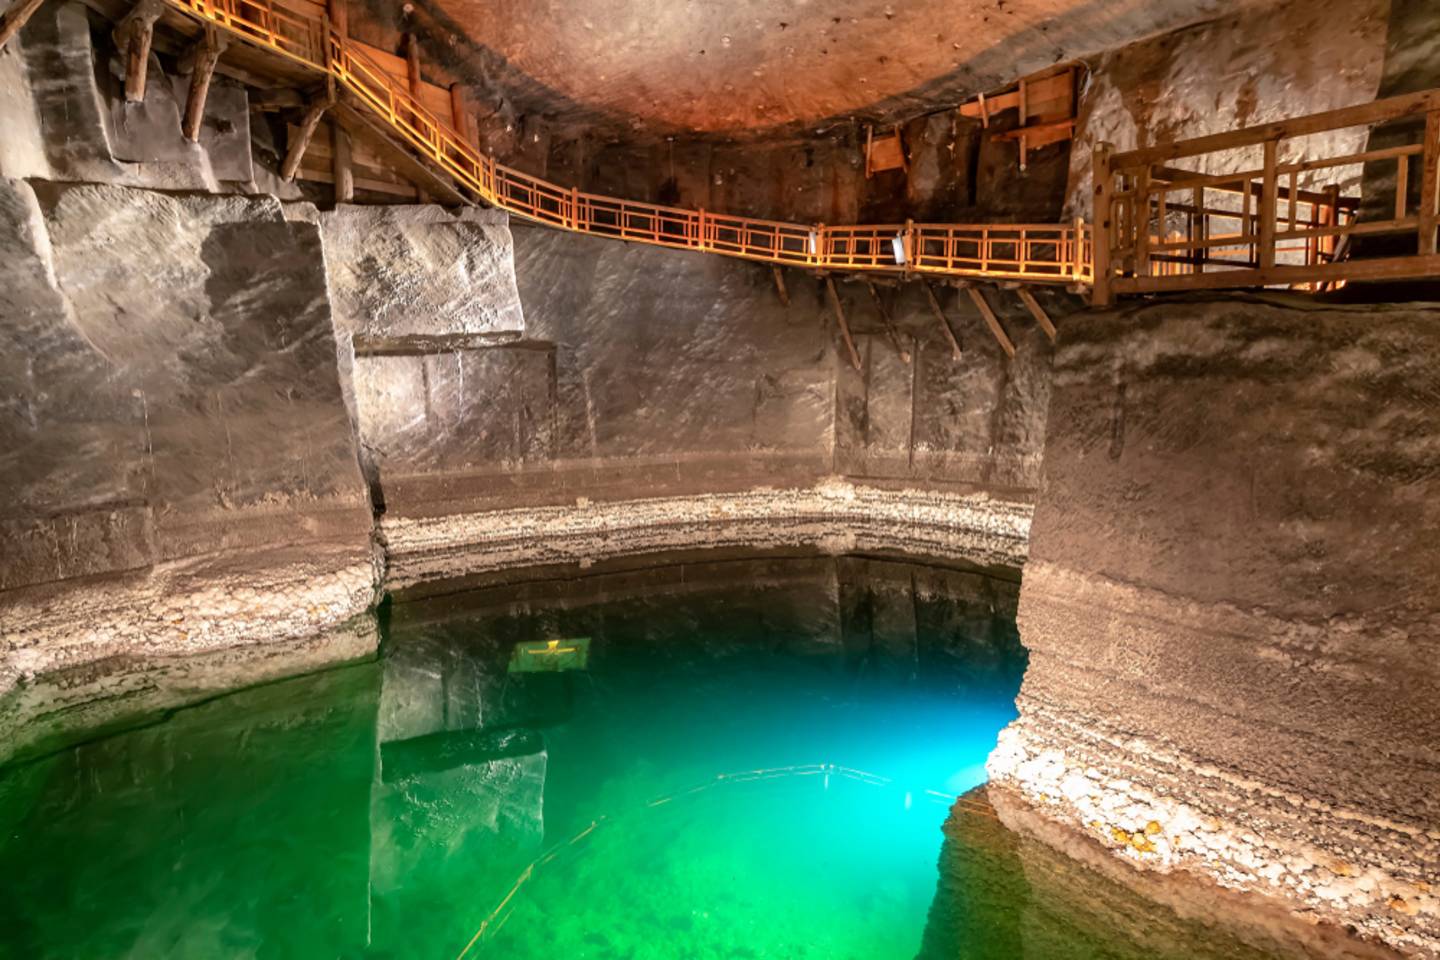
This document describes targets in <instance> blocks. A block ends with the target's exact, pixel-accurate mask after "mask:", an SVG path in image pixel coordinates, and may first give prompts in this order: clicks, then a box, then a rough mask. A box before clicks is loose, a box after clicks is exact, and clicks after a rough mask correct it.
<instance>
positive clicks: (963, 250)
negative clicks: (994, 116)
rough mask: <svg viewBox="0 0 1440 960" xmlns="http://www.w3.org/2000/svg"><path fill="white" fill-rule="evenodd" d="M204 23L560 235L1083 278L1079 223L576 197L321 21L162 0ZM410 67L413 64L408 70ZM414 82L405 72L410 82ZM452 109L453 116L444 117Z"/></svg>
mask: <svg viewBox="0 0 1440 960" xmlns="http://www.w3.org/2000/svg"><path fill="white" fill-rule="evenodd" d="M165 2H166V3H168V4H169V5H170V6H172V7H174V8H176V9H179V10H181V11H183V12H184V13H186V14H189V15H190V16H191V17H193V18H195V19H198V20H200V21H202V22H204V23H210V24H214V25H216V26H218V27H221V28H223V29H225V30H227V31H229V32H231V33H233V34H235V35H236V36H238V37H240V38H241V39H243V40H245V41H247V42H249V43H251V44H254V45H256V46H259V47H262V48H265V49H268V50H271V51H273V52H275V53H278V54H280V55H282V56H284V57H286V58H287V59H289V60H291V61H294V62H296V63H300V64H303V65H305V66H307V67H310V68H313V69H314V70H316V71H320V72H322V73H324V74H326V75H327V76H328V77H330V78H333V80H334V82H335V84H336V85H337V87H338V88H339V89H340V90H341V91H343V92H346V93H348V94H350V95H351V96H352V97H353V98H354V100H355V101H356V102H357V103H359V104H361V105H363V106H364V107H366V108H368V109H369V110H370V111H371V112H372V113H374V114H375V115H376V116H378V117H379V118H380V119H381V120H382V121H383V122H384V123H385V124H386V125H387V126H388V127H389V128H390V129H391V130H393V131H394V132H395V133H396V134H398V135H399V137H400V138H401V139H402V140H403V141H404V142H405V143H407V144H409V145H410V147H411V148H413V149H414V150H415V151H416V152H418V153H419V154H420V155H422V156H423V157H425V158H426V159H427V160H429V161H430V162H432V163H434V164H435V165H436V166H438V167H439V168H440V169H441V170H443V171H444V172H445V173H446V174H448V175H449V177H450V178H451V179H452V180H453V181H454V182H455V183H456V185H457V186H458V187H460V188H461V190H462V191H463V192H464V193H465V194H466V195H468V196H470V197H472V198H474V199H476V200H479V201H483V202H486V203H490V204H493V205H494V206H497V207H500V208H502V209H504V210H507V211H509V212H510V213H512V214H514V215H516V216H518V217H523V218H525V219H528V220H534V221H537V222H539V223H544V224H548V225H550V226H553V227H558V228H560V229H563V230H573V231H576V232H579V233H590V234H595V235H597V236H604V237H615V238H619V239H623V240H630V241H634V242H638V243H650V244H656V245H659V246H666V247H678V248H683V249H690V250H704V251H709V252H713V253H721V254H727V255H729V256H735V257H744V258H746V259H750V260H760V261H764V262H767V263H773V264H781V265H792V266H801V267H812V268H817V269H826V270H844V271H872V272H891V273H905V272H923V273H931V274H948V275H953V276H959V277H975V278H987V277H993V278H999V279H1007V280H1024V281H1033V282H1039V283H1062V284H1075V283H1086V282H1088V280H1089V276H1090V269H1089V263H1088V261H1087V260H1085V259H1084V257H1083V255H1082V253H1081V251H1083V250H1085V249H1088V246H1089V238H1088V230H1087V229H1086V228H1085V227H1084V226H1083V225H1081V224H1078V223H1077V224H1075V225H1070V224H1043V225H1028V226H1020V227H1016V226H1014V225H1009V224H1005V225H987V224H977V225H959V224H894V225H881V226H826V225H824V224H814V225H811V224H799V223H785V222H780V221H774V220H761V219H756V218H753V217H735V216H727V215H724V214H717V213H710V212H707V211H705V210H689V209H685V208H683V207H668V206H661V205H658V204H650V203H640V202H637V201H631V200H621V199H617V198H614V197H606V196H600V195H597V194H589V193H582V192H580V191H577V190H574V189H569V188H565V187H561V186H557V185H556V184H553V183H549V182H548V181H545V180H543V179H541V178H539V177H533V176H531V175H529V174H526V173H523V172H521V171H519V170H515V169H513V168H510V167H506V166H504V165H502V164H498V163H496V162H495V160H494V159H493V158H492V157H490V156H488V155H486V154H484V153H482V152H481V151H480V150H478V149H477V148H476V147H475V146H474V145H473V143H472V142H471V141H470V138H468V137H466V136H465V134H464V133H463V132H462V131H460V130H459V129H457V128H456V124H455V118H454V116H453V115H452V116H450V117H441V116H439V115H437V114H436V113H435V112H433V111H432V110H430V109H428V108H427V107H426V106H425V105H424V104H423V103H421V101H420V99H419V97H418V96H417V95H416V91H415V90H413V89H411V88H412V86H413V84H412V83H402V82H400V81H398V80H397V79H396V78H395V77H394V76H392V75H391V74H390V73H389V72H388V71H386V70H385V69H384V68H383V67H382V66H380V65H379V64H377V63H376V62H375V61H374V60H373V59H372V58H370V57H368V56H366V54H365V53H364V52H363V51H362V50H361V49H360V47H359V45H358V44H355V43H352V42H351V41H350V40H349V39H348V37H347V35H346V34H347V31H346V29H345V25H343V24H340V25H338V26H336V25H332V24H330V23H329V22H328V21H327V20H325V19H323V18H318V19H317V18H316V17H313V16H310V15H308V14H306V13H304V12H302V11H300V10H298V9H295V8H290V7H287V6H286V5H285V4H284V3H283V2H281V0H165ZM413 73H414V70H413V68H412V70H411V74H412V75H413ZM411 79H412V80H413V76H412V78H411ZM452 114H453V111H452Z"/></svg>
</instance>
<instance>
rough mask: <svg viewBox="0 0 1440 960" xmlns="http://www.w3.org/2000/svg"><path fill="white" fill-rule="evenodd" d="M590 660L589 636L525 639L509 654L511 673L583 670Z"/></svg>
mask: <svg viewBox="0 0 1440 960" xmlns="http://www.w3.org/2000/svg"><path fill="white" fill-rule="evenodd" d="M589 662H590V638H589V637H575V638H573V639H569V640H527V641H523V642H521V643H517V644H516V645H515V649H514V651H513V652H512V653H511V654H510V672H511V673H558V672H561V671H564V670H584V669H585V667H586V665H587V664H588V663H589Z"/></svg>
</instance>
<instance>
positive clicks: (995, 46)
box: [367, 0, 1260, 137]
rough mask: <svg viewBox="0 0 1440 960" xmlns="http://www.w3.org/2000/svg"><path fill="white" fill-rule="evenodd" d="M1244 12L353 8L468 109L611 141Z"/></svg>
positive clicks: (974, 71)
mask: <svg viewBox="0 0 1440 960" xmlns="http://www.w3.org/2000/svg"><path fill="white" fill-rule="evenodd" d="M1256 2H1260V0H983V2H982V0H973V2H971V0H889V2H886V0H414V2H411V3H406V4H404V6H403V8H402V11H403V12H400V13H399V14H396V13H394V12H393V11H394V10H395V8H394V7H390V9H389V10H388V11H386V10H383V9H382V7H383V6H385V4H382V3H381V0H367V4H368V5H369V6H370V7H371V11H372V12H373V13H374V14H376V15H378V16H381V17H386V15H387V14H388V15H389V17H397V16H398V22H395V26H396V27H398V28H400V29H414V30H415V31H416V32H417V33H419V34H420V35H421V36H422V37H423V38H425V40H426V41H428V42H427V43H426V47H427V50H429V51H434V52H435V54H436V55H437V56H439V58H440V59H441V60H442V62H444V64H445V66H446V67H448V68H449V69H450V70H452V71H453V72H454V73H455V74H456V75H457V76H459V77H460V78H462V80H463V81H464V82H466V83H468V84H470V85H472V86H473V87H474V88H476V89H477V90H479V91H482V94H481V95H482V100H483V99H490V100H493V101H497V102H503V103H505V105H506V109H512V110H514V111H515V112H516V113H517V114H531V115H538V116H541V117H544V118H545V119H546V120H547V121H549V122H552V123H556V124H559V125H565V126H574V127H590V128H595V129H596V132H597V133H599V134H601V135H614V136H621V137H633V136H636V135H637V134H643V133H650V134H656V135H674V134H682V135H702V136H703V135H713V136H733V137H747V136H763V135H766V134H774V133H776V132H779V131H783V130H786V129H787V128H788V129H789V130H790V131H792V132H796V133H798V132H801V131H803V130H805V129H807V128H818V127H823V126H824V125H826V124H832V123H835V122H838V121H845V120H849V119H852V118H858V119H863V120H876V121H887V120H892V119H900V118H903V117H907V116H913V115H915V114H916V113H919V112H925V111H926V110H928V109H935V108H936V107H938V106H943V105H948V104H953V103H954V102H956V100H958V99H961V98H964V97H966V96H969V95H972V94H974V93H977V92H981V91H984V90H989V89H994V88H996V87H998V86H1001V85H1004V84H1007V83H1009V82H1011V81H1013V80H1014V79H1015V78H1017V77H1019V76H1021V75H1023V74H1026V73H1030V72H1033V71H1036V70H1040V69H1043V68H1044V67H1047V66H1049V65H1051V64H1053V63H1056V62H1057V61H1062V60H1068V59H1073V58H1079V57H1084V56H1087V55H1091V54H1094V53H1096V52H1099V51H1101V50H1105V49H1108V48H1111V47H1114V46H1118V45H1120V44H1124V43H1127V42H1130V41H1133V40H1136V39H1140V38H1141V37H1144V36H1147V35H1150V34H1153V33H1155V32H1157V31H1161V30H1168V29H1174V28H1176V27H1180V26H1183V25H1185V24H1188V23H1193V22H1196V21H1199V20H1203V19H1209V18H1213V17H1216V16H1222V15H1225V14H1227V13H1230V12H1232V11H1234V10H1236V9H1238V8H1239V7H1241V6H1244V5H1248V4H1251V3H1256Z"/></svg>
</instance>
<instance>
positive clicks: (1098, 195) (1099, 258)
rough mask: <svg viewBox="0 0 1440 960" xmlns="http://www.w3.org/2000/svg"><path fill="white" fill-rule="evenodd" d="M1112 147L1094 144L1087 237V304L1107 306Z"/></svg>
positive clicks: (1113, 180)
mask: <svg viewBox="0 0 1440 960" xmlns="http://www.w3.org/2000/svg"><path fill="white" fill-rule="evenodd" d="M1114 152H1115V148H1114V147H1113V146H1112V145H1111V144H1108V143H1103V142H1102V143H1097V144H1095V158H1094V167H1093V169H1092V171H1091V175H1092V176H1093V177H1094V180H1095V184H1094V188H1095V209H1094V213H1093V216H1094V219H1095V227H1094V232H1093V234H1092V235H1091V238H1090V244H1091V246H1092V247H1093V250H1092V251H1091V252H1092V258H1093V260H1094V263H1095V280H1094V284H1095V285H1094V286H1093V287H1092V288H1091V290H1090V305H1091V306H1095V307H1108V306H1110V304H1111V303H1113V302H1114V297H1113V295H1112V294H1111V292H1110V245H1111V236H1112V234H1113V233H1114V222H1113V217H1114V203H1113V201H1112V197H1113V196H1114V193H1115V174H1114V173H1113V172H1112V171H1111V169H1110V157H1111V156H1112V155H1113V154H1114Z"/></svg>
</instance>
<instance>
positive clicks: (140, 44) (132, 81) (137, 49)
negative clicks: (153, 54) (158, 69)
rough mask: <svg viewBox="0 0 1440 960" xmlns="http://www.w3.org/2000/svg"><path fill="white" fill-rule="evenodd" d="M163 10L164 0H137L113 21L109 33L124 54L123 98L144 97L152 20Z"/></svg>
mask: <svg viewBox="0 0 1440 960" xmlns="http://www.w3.org/2000/svg"><path fill="white" fill-rule="evenodd" d="M164 12H165V0H140V2H139V3H137V4H136V5H135V8H134V9H133V10H131V11H130V12H129V13H127V14H126V15H125V17H124V18H123V19H122V20H121V21H120V22H119V23H118V24H116V25H115V31H114V33H112V34H111V37H112V38H113V39H114V41H115V46H116V47H118V48H119V49H120V51H121V52H122V53H124V54H125V101H126V102H127V103H139V102H141V101H142V100H144V99H145V75H146V73H147V72H148V70H149V66H150V44H151V42H152V41H153V40H154V39H155V21H156V20H159V19H160V14H162V13H164Z"/></svg>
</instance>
